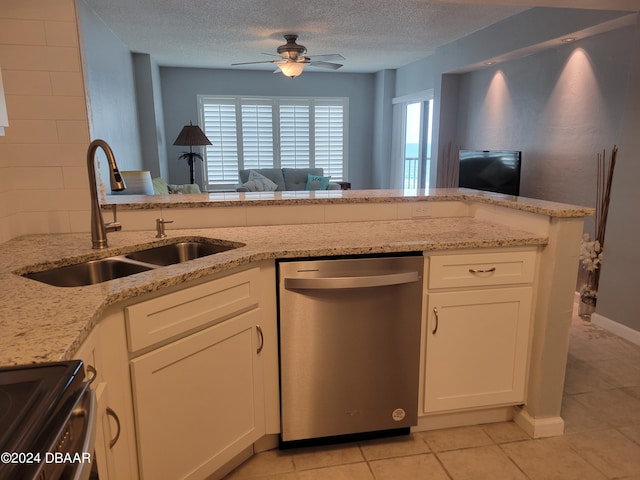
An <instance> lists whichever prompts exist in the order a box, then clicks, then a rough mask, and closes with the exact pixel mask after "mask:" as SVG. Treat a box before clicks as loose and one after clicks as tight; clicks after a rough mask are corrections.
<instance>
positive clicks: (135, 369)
mask: <svg viewBox="0 0 640 480" xmlns="http://www.w3.org/2000/svg"><path fill="white" fill-rule="evenodd" d="M259 320H260V308H256V309H254V310H251V311H248V312H245V313H242V314H240V315H237V316H236V317H234V318H231V319H229V320H226V321H224V322H221V323H219V324H216V325H214V326H212V327H209V328H207V329H205V330H202V331H200V332H197V333H194V334H192V335H190V336H188V337H185V338H182V339H181V340H178V341H176V342H173V343H170V344H168V345H166V346H163V347H160V348H158V349H156V350H154V351H152V352H149V353H147V354H144V355H142V356H140V357H138V358H136V359H134V360H132V361H131V371H132V376H133V386H134V387H133V390H134V403H135V413H136V424H137V432H138V449H139V452H140V471H141V475H142V478H144V479H147V480H149V479H158V478H162V479H167V480H171V479H179V478H180V479H182V478H188V479H202V478H206V477H207V476H209V475H211V474H212V473H213V472H215V470H216V469H217V468H219V467H221V466H222V465H224V464H225V463H226V462H228V461H229V460H231V459H232V458H233V457H234V456H235V455H237V454H238V453H240V452H241V451H242V450H244V449H245V448H247V446H250V445H251V444H252V443H253V442H255V441H256V440H258V439H259V438H260V437H261V436H262V435H264V431H265V422H264V385H263V375H262V362H261V355H260V353H262V352H260V353H259V352H258V351H259V350H260V347H261V345H262V343H261V342H262V338H261V335H260V332H259V330H258V328H257V324H258V323H259Z"/></svg>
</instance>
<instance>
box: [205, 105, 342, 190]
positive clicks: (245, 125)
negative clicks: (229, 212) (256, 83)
mask: <svg viewBox="0 0 640 480" xmlns="http://www.w3.org/2000/svg"><path fill="white" fill-rule="evenodd" d="M198 104H199V107H200V115H201V118H200V121H201V125H202V129H203V130H204V133H205V135H206V136H207V137H208V138H209V140H211V143H212V145H210V146H207V147H206V151H205V175H206V180H207V185H206V186H207V189H211V190H220V189H233V188H235V186H236V185H237V183H238V171H239V170H241V169H246V170H251V169H260V168H271V167H275V168H308V167H312V168H313V167H320V168H322V169H323V171H324V174H325V175H330V176H331V179H332V180H333V181H342V180H343V179H344V178H345V175H346V172H345V170H346V166H347V159H346V152H347V151H348V148H347V131H346V130H347V121H348V105H349V104H348V99H346V98H311V97H303V98H292V97H239V96H229V97H217V96H209V95H198Z"/></svg>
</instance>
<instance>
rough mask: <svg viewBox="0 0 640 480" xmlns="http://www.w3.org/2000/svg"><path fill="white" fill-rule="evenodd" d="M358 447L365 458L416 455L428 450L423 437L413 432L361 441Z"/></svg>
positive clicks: (374, 458) (375, 458)
mask: <svg viewBox="0 0 640 480" xmlns="http://www.w3.org/2000/svg"><path fill="white" fill-rule="evenodd" d="M360 449H361V450H362V453H363V454H364V458H366V459H367V460H377V459H380V458H390V457H402V456H405V455H418V454H420V453H429V451H430V450H429V446H428V445H427V442H425V441H424V438H423V437H422V436H420V435H417V434H413V433H412V434H410V435H402V436H400V437H389V438H378V439H375V440H368V441H366V442H361V443H360Z"/></svg>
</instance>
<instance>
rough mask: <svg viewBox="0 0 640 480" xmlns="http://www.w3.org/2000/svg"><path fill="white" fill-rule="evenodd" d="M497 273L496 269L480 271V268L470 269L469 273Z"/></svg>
mask: <svg viewBox="0 0 640 480" xmlns="http://www.w3.org/2000/svg"><path fill="white" fill-rule="evenodd" d="M495 271H496V267H491V268H485V269H480V268H470V269H469V273H493V272H495Z"/></svg>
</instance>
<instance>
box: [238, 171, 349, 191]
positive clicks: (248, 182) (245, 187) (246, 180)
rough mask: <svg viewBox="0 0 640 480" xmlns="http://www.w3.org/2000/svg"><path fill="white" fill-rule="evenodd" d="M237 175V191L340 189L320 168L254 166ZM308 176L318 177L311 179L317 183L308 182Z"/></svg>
mask: <svg viewBox="0 0 640 480" xmlns="http://www.w3.org/2000/svg"><path fill="white" fill-rule="evenodd" d="M252 172H253V173H252ZM256 174H257V175H256ZM238 176H239V180H240V184H239V185H238V186H237V187H236V191H238V192H251V191H292V190H340V189H341V187H340V185H339V184H338V183H335V182H331V181H329V177H325V176H324V171H323V169H322V168H256V169H252V170H240V171H239V172H238ZM310 176H313V177H319V178H314V179H313V180H318V183H316V182H310ZM260 177H266V179H267V180H268V181H267V182H265V181H264V180H262V179H261V178H260ZM256 179H257V180H256ZM325 184H326V188H324V185H325Z"/></svg>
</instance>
